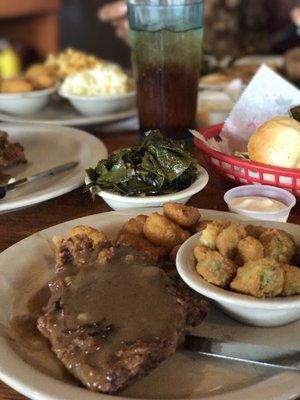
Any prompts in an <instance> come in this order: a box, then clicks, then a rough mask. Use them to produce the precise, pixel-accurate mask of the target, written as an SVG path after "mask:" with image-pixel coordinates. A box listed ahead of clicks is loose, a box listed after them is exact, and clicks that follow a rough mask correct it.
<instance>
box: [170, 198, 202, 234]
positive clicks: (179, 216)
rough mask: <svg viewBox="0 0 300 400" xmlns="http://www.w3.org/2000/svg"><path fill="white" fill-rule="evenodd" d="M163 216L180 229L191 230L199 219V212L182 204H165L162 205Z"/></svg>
mask: <svg viewBox="0 0 300 400" xmlns="http://www.w3.org/2000/svg"><path fill="white" fill-rule="evenodd" d="M164 216H165V217H167V218H168V219H170V220H171V221H173V222H175V224H178V225H179V226H181V227H182V228H191V227H192V226H193V225H195V224H196V223H197V222H198V221H199V219H200V212H199V210H198V209H197V208H195V207H192V206H185V205H184V204H177V203H167V204H165V205H164Z"/></svg>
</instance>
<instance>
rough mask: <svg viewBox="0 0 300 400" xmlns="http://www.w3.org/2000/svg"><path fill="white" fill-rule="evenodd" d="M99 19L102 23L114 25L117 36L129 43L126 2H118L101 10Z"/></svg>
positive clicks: (109, 4)
mask: <svg viewBox="0 0 300 400" xmlns="http://www.w3.org/2000/svg"><path fill="white" fill-rule="evenodd" d="M98 17H99V19H100V20H101V21H103V22H108V23H110V24H112V25H113V27H114V28H115V33H116V35H117V36H118V37H119V38H120V39H122V40H124V41H125V42H126V43H128V41H129V37H128V36H129V35H128V32H129V23H128V19H127V6H126V3H125V0H117V1H113V2H111V3H108V4H106V5H104V6H103V7H101V8H100V9H99V11H98Z"/></svg>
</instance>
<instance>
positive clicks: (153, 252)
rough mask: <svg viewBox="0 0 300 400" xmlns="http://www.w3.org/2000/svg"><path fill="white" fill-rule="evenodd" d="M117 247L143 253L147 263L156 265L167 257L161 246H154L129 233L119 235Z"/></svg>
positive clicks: (164, 249)
mask: <svg viewBox="0 0 300 400" xmlns="http://www.w3.org/2000/svg"><path fill="white" fill-rule="evenodd" d="M116 244H117V246H124V247H131V248H133V249H136V250H138V251H141V252H143V253H145V254H146V255H147V257H148V259H149V261H151V262H153V263H157V262H158V261H160V260H161V259H162V258H163V257H165V256H167V255H168V249H166V248H165V247H162V246H156V245H154V244H152V243H151V242H150V241H149V240H147V239H145V238H143V237H139V236H135V235H133V234H131V233H127V232H126V233H121V235H120V236H119V238H118V240H117V243H116Z"/></svg>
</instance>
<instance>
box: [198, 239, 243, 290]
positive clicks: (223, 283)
mask: <svg viewBox="0 0 300 400" xmlns="http://www.w3.org/2000/svg"><path fill="white" fill-rule="evenodd" d="M194 256H195V258H196V260H197V265H196V270H197V272H198V274H199V275H201V276H202V277H203V278H204V279H205V280H207V281H208V282H210V283H213V284H214V285H217V286H220V287H224V288H225V287H227V286H228V285H229V283H230V282H231V280H232V278H233V277H234V276H235V274H236V269H237V268H236V266H235V265H234V264H233V262H232V261H231V260H229V259H228V258H226V257H224V256H222V254H220V253H219V252H218V251H215V250H211V249H210V248H208V247H205V246H201V245H200V246H196V247H195V248H194Z"/></svg>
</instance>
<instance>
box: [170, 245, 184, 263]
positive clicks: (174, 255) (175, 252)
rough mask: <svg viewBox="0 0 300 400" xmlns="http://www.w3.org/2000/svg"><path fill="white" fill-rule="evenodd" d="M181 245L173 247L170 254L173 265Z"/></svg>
mask: <svg viewBox="0 0 300 400" xmlns="http://www.w3.org/2000/svg"><path fill="white" fill-rule="evenodd" d="M180 247H181V244H178V245H177V246H175V247H173V249H172V250H171V251H170V253H169V260H170V261H171V262H173V263H175V261H176V256H177V253H178V250H179V249H180Z"/></svg>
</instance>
